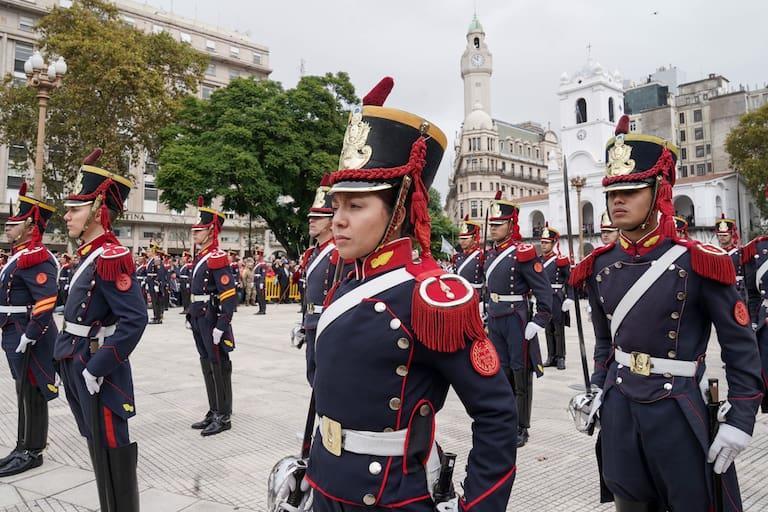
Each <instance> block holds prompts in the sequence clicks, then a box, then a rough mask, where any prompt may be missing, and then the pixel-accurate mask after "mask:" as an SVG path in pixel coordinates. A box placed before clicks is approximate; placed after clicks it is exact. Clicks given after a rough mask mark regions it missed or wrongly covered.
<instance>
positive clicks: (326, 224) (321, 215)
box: [300, 175, 339, 386]
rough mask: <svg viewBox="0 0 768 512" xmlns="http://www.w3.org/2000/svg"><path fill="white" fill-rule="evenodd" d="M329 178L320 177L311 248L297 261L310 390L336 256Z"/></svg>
mask: <svg viewBox="0 0 768 512" xmlns="http://www.w3.org/2000/svg"><path fill="white" fill-rule="evenodd" d="M329 178H330V176H328V175H325V176H323V180H322V181H321V182H320V186H319V187H318V188H317V191H316V193H315V200H314V202H313V203H312V207H311V208H310V209H309V213H308V214H307V217H308V219H309V221H308V222H309V236H310V238H312V239H314V241H315V245H314V246H312V247H310V248H309V249H307V251H306V252H305V253H304V256H303V257H302V258H301V261H302V262H301V266H300V268H301V278H302V279H303V280H304V282H305V283H306V284H305V286H306V288H305V292H304V308H303V309H304V318H303V321H302V329H303V331H304V341H305V343H306V345H307V380H308V381H309V384H310V386H311V385H312V381H313V380H314V376H315V333H316V332H317V322H318V320H320V314H321V313H322V312H323V304H324V303H325V297H326V296H327V295H328V290H330V288H331V285H332V284H333V279H334V275H335V273H336V266H337V265H338V263H339V253H338V251H337V250H336V244H335V243H334V242H333V233H332V232H331V217H333V208H332V207H331V196H330V195H328V190H329V188H330V187H329V185H328V179H329Z"/></svg>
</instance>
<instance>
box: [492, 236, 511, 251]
mask: <svg viewBox="0 0 768 512" xmlns="http://www.w3.org/2000/svg"><path fill="white" fill-rule="evenodd" d="M514 243H515V241H514V240H513V239H512V236H511V235H510V236H508V237H507V238H505V239H504V240H503V241H501V242H499V243H498V244H496V249H498V250H500V251H503V250H504V249H506V248H507V247H509V246H510V245H512V244H514Z"/></svg>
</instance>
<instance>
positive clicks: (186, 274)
mask: <svg viewBox="0 0 768 512" xmlns="http://www.w3.org/2000/svg"><path fill="white" fill-rule="evenodd" d="M191 277H192V257H191V255H190V254H189V252H188V251H184V252H183V253H182V255H181V265H180V266H179V282H180V284H181V314H184V315H186V314H187V311H188V310H189V304H190V295H191V294H192V292H191V290H192V287H191V283H190V278H191Z"/></svg>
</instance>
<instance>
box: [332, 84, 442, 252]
mask: <svg viewBox="0 0 768 512" xmlns="http://www.w3.org/2000/svg"><path fill="white" fill-rule="evenodd" d="M393 86H394V81H393V80H392V78H390V77H385V78H383V79H382V80H381V81H380V82H379V83H378V84H377V85H376V86H375V87H374V88H373V89H372V90H371V92H369V93H368V94H367V95H366V96H365V97H364V98H363V106H362V107H356V108H354V109H353V110H352V112H351V113H350V115H349V122H348V124H347V131H346V132H345V133H344V144H343V147H342V150H341V156H340V158H339V169H338V170H337V171H335V172H333V173H331V177H330V184H331V190H330V192H329V193H331V194H333V193H336V192H372V191H376V190H386V189H390V188H398V199H397V203H398V204H395V205H394V206H395V211H396V210H397V208H399V207H400V205H402V204H404V203H405V200H406V198H407V196H408V191H409V189H410V188H411V187H413V192H412V195H411V200H410V205H407V206H408V212H407V213H408V214H409V215H410V222H411V224H412V225H413V228H414V235H415V237H416V239H417V240H418V242H419V245H421V250H422V254H423V255H424V256H429V255H430V248H429V245H430V244H429V239H430V229H431V228H430V220H429V211H428V209H427V204H428V200H429V193H428V190H429V186H430V185H431V184H432V181H433V180H434V178H435V174H437V168H438V166H439V165H440V160H441V159H442V157H443V152H444V151H445V147H446V145H447V139H446V137H445V134H444V133H443V132H442V131H441V130H440V129H439V128H438V127H437V126H435V125H434V124H432V123H430V122H429V121H427V120H426V119H424V118H423V117H421V116H418V115H416V114H412V113H410V112H405V111H403V110H397V109H394V108H389V107H383V106H382V105H384V101H385V100H386V99H387V96H389V93H390V92H391V91H392V87H393ZM392 229H393V223H392V222H390V226H389V227H388V228H387V231H386V232H385V233H384V237H383V238H382V242H386V241H388V239H389V237H390V235H391V231H392Z"/></svg>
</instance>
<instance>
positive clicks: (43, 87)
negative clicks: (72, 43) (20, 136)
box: [24, 50, 67, 199]
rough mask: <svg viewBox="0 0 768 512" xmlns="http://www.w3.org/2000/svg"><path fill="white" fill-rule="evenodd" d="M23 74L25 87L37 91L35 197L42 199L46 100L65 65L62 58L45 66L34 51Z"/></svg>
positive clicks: (60, 77) (62, 76)
mask: <svg viewBox="0 0 768 512" xmlns="http://www.w3.org/2000/svg"><path fill="white" fill-rule="evenodd" d="M24 72H25V73H26V75H27V86H28V87H32V88H33V89H35V90H36V91H37V104H38V117H37V147H36V148H35V184H34V189H33V191H34V193H35V197H37V198H39V199H42V197H43V167H44V156H43V151H44V148H45V122H46V116H47V113H48V100H49V99H50V98H51V92H52V91H54V90H55V89H58V88H59V87H61V81H62V79H63V78H64V75H65V74H66V73H67V63H66V62H65V61H64V57H59V59H58V60H57V61H56V62H51V63H50V64H48V65H46V62H45V60H43V56H42V55H40V51H37V50H36V51H35V53H33V54H32V56H31V57H30V58H29V59H27V62H25V63H24Z"/></svg>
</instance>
